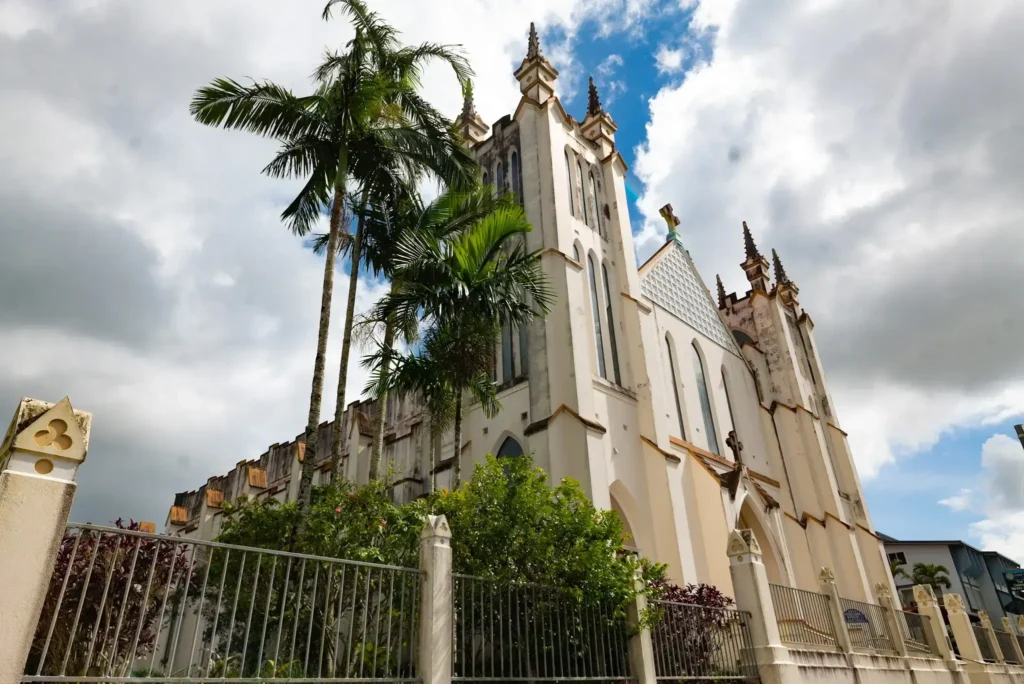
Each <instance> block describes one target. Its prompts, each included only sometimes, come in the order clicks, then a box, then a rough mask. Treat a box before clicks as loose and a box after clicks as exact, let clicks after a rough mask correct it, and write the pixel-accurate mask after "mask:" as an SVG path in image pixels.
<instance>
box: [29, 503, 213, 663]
mask: <svg viewBox="0 0 1024 684" xmlns="http://www.w3.org/2000/svg"><path fill="white" fill-rule="evenodd" d="M114 524H115V526H116V527H117V529H119V530H130V531H138V530H139V523H137V522H135V521H133V520H129V521H128V524H127V525H126V524H125V523H124V521H123V520H121V519H120V518H118V519H117V520H116V521H115V523H114ZM190 548H191V547H190V546H185V545H176V544H169V543H167V542H165V541H160V540H157V539H153V538H150V537H141V536H135V535H127V534H120V533H116V532H100V531H97V530H83V529H78V530H75V529H72V530H68V532H66V533H65V535H64V539H63V540H62V541H61V545H60V550H59V551H58V552H57V561H56V563H55V564H54V568H53V574H52V575H51V577H50V586H49V589H48V590H47V593H46V599H45V601H44V603H43V610H42V612H41V614H40V616H39V624H38V626H37V627H36V634H35V638H34V640H33V642H32V649H31V651H30V652H29V658H28V663H27V665H26V668H25V672H26V674H32V675H34V674H36V673H37V672H38V673H39V674H42V675H59V674H66V675H95V676H126V675H127V674H128V673H129V670H130V668H131V667H132V663H133V662H135V660H136V659H138V658H144V657H148V656H151V655H152V653H153V649H154V648H155V647H156V644H157V637H158V635H159V633H160V629H161V624H160V621H161V620H163V624H167V623H169V622H170V620H171V616H172V615H173V614H174V613H175V608H176V607H178V606H180V602H181V601H182V600H184V599H185V598H186V597H185V588H186V584H187V585H188V586H189V590H188V593H189V594H193V593H194V592H193V589H194V588H195V587H196V582H195V578H194V575H195V574H196V569H197V566H198V565H199V560H200V559H192V558H191V557H190V554H189V549H190ZM190 576H191V577H190ZM189 580H191V581H189Z"/></svg>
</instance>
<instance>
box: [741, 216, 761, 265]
mask: <svg viewBox="0 0 1024 684" xmlns="http://www.w3.org/2000/svg"><path fill="white" fill-rule="evenodd" d="M743 248H744V249H745V250H746V252H747V258H748V259H757V258H759V257H760V256H761V254H760V252H758V251H757V245H755V244H754V236H753V235H751V234H750V228H747V222H746V221H744V222H743Z"/></svg>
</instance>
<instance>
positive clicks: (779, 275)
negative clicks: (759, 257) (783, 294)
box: [772, 248, 789, 284]
mask: <svg viewBox="0 0 1024 684" xmlns="http://www.w3.org/2000/svg"><path fill="white" fill-rule="evenodd" d="M772 265H773V266H775V282H777V283H779V284H782V283H788V282H789V276H787V275H786V269H785V268H783V266H782V260H781V259H779V253H778V252H776V251H775V249H774V248H772Z"/></svg>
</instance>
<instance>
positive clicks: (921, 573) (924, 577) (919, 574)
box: [911, 563, 953, 594]
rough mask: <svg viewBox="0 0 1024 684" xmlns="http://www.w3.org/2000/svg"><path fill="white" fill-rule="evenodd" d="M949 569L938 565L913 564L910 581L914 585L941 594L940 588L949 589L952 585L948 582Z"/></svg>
mask: <svg viewBox="0 0 1024 684" xmlns="http://www.w3.org/2000/svg"><path fill="white" fill-rule="evenodd" d="M948 573H949V569H947V568H946V566H945V565H940V564H938V563H914V569H913V574H912V577H911V579H912V580H913V582H914V584H925V585H928V586H930V587H931V588H932V589H934V590H935V593H936V594H941V593H942V590H941V587H945V588H946V589H949V588H950V587H952V586H953V584H952V583H951V582H950V581H949V574H948Z"/></svg>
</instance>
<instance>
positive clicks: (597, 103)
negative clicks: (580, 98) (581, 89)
mask: <svg viewBox="0 0 1024 684" xmlns="http://www.w3.org/2000/svg"><path fill="white" fill-rule="evenodd" d="M601 111H602V110H601V99H600V98H599V97H598V96H597V86H596V85H594V77H593V76H591V77H590V90H589V92H588V93H587V116H597V115H598V114H600V113H601Z"/></svg>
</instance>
